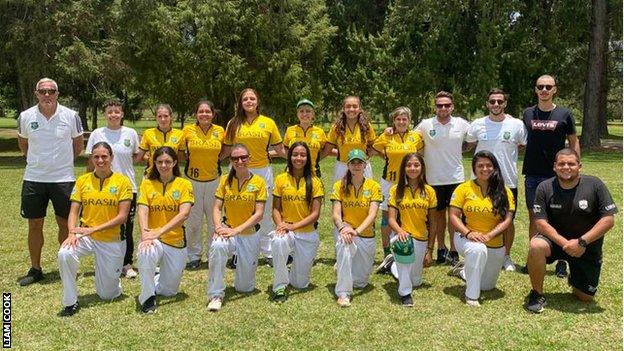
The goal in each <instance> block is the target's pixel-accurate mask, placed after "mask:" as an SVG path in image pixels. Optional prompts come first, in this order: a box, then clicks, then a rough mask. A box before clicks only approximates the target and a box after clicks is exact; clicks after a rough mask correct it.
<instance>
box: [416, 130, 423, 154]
mask: <svg viewBox="0 0 624 351" xmlns="http://www.w3.org/2000/svg"><path fill="white" fill-rule="evenodd" d="M414 139H415V140H416V151H420V150H422V149H424V148H425V143H424V142H423V138H422V136H420V133H418V132H414Z"/></svg>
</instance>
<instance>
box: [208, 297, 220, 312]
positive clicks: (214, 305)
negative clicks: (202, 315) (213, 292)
mask: <svg viewBox="0 0 624 351" xmlns="http://www.w3.org/2000/svg"><path fill="white" fill-rule="evenodd" d="M222 304H223V298H221V297H213V298H212V299H210V302H208V311H211V312H216V311H219V310H220V309H221V305H222Z"/></svg>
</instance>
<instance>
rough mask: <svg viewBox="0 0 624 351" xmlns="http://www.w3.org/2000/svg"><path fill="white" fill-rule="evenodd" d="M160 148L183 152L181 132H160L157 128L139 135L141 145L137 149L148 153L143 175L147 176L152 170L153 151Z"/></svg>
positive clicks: (184, 146) (174, 130)
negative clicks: (167, 147) (165, 147)
mask: <svg viewBox="0 0 624 351" xmlns="http://www.w3.org/2000/svg"><path fill="white" fill-rule="evenodd" d="M161 146H169V147H171V148H172V149H173V150H174V151H175V152H178V151H185V150H186V145H184V135H183V133H182V131H181V130H179V129H176V128H171V130H170V131H168V132H163V131H161V130H160V129H159V128H158V127H156V128H150V129H146V130H145V131H144V132H143V135H141V144H140V145H139V149H141V150H143V151H145V152H148V153H149V158H148V160H147V167H146V169H145V174H149V172H150V169H151V168H152V156H153V155H154V151H156V149H158V148H159V147H161Z"/></svg>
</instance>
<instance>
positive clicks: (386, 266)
mask: <svg viewBox="0 0 624 351" xmlns="http://www.w3.org/2000/svg"><path fill="white" fill-rule="evenodd" d="M393 262H394V256H393V255H392V254H388V255H387V256H386V257H384V259H383V261H381V263H380V264H379V266H378V267H377V269H376V272H377V274H386V273H388V272H390V267H392V263H393Z"/></svg>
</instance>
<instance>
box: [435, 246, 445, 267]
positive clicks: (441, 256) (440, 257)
mask: <svg viewBox="0 0 624 351" xmlns="http://www.w3.org/2000/svg"><path fill="white" fill-rule="evenodd" d="M447 255H448V250H447V249H446V248H443V249H438V258H436V263H437V264H442V263H444V262H446V256H447Z"/></svg>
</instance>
